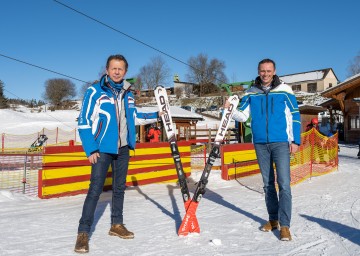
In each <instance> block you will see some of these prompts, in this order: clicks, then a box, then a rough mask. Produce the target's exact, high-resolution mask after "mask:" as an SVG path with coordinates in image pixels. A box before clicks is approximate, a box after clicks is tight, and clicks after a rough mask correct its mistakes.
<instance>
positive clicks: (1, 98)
mask: <svg viewBox="0 0 360 256" xmlns="http://www.w3.org/2000/svg"><path fill="white" fill-rule="evenodd" d="M3 108H9V103H8V99H7V98H6V97H5V95H4V83H3V81H1V80H0V109H3Z"/></svg>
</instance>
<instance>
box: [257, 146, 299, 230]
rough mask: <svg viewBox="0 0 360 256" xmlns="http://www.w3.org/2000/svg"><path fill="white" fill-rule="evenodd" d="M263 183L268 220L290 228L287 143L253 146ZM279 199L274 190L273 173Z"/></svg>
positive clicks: (288, 153) (290, 199)
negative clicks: (276, 221) (277, 221)
mask: <svg viewBox="0 0 360 256" xmlns="http://www.w3.org/2000/svg"><path fill="white" fill-rule="evenodd" d="M254 146H255V151H256V156H257V160H258V163H259V166H260V171H261V175H262V178H263V182H264V192H265V203H266V208H267V211H268V214H269V220H279V222H280V226H287V227H290V221H291V208H292V196H291V188H290V149H289V143H288V142H275V143H267V144H254ZM274 163H275V166H276V177H277V183H278V186H279V198H278V196H277V192H276V188H275V173H274V167H273V164H274Z"/></svg>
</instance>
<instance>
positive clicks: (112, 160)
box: [78, 146, 130, 233]
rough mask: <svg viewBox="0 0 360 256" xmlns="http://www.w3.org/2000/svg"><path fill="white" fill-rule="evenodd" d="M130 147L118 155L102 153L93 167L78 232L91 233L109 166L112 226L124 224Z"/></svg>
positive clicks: (123, 149)
mask: <svg viewBox="0 0 360 256" xmlns="http://www.w3.org/2000/svg"><path fill="white" fill-rule="evenodd" d="M129 159H130V156H129V148H128V146H125V147H122V148H120V149H119V154H118V155H113V154H107V153H100V158H98V160H97V163H96V164H93V165H92V166H91V178H90V186H89V191H88V193H87V196H86V199H85V202H84V206H83V211H82V215H81V219H80V221H79V228H78V232H79V233H80V232H85V233H90V230H91V226H92V224H93V222H94V214H95V209H96V205H97V202H98V201H99V197H100V194H101V193H102V191H103V187H104V183H105V179H106V175H107V173H108V169H109V166H110V165H111V168H112V204H111V224H123V206H124V195H125V189H126V175H127V171H128V166H129Z"/></svg>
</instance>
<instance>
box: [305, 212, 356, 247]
mask: <svg viewBox="0 0 360 256" xmlns="http://www.w3.org/2000/svg"><path fill="white" fill-rule="evenodd" d="M299 215H300V216H301V217H303V218H305V219H307V220H309V221H312V222H316V223H318V224H319V225H320V226H322V227H323V228H326V229H328V230H330V231H331V232H333V233H336V234H338V235H339V236H341V237H343V238H345V239H347V240H349V241H351V242H353V243H354V244H357V245H360V230H359V229H356V228H353V227H349V226H346V225H344V224H341V223H338V222H335V221H332V220H325V219H320V218H316V217H312V216H309V215H306V214H299Z"/></svg>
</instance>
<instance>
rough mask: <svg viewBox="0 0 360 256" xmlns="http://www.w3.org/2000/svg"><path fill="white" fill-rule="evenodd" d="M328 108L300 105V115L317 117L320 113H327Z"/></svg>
mask: <svg viewBox="0 0 360 256" xmlns="http://www.w3.org/2000/svg"><path fill="white" fill-rule="evenodd" d="M325 110H326V108H324V107H321V106H312V105H303V104H301V105H299V112H300V114H307V115H317V114H318V113H320V112H323V111H325Z"/></svg>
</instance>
